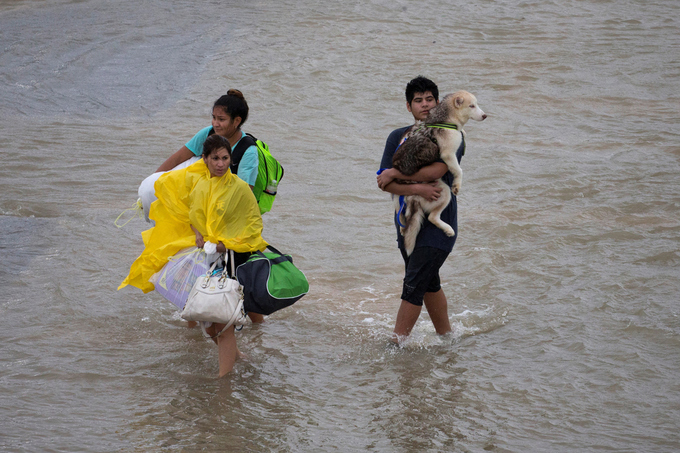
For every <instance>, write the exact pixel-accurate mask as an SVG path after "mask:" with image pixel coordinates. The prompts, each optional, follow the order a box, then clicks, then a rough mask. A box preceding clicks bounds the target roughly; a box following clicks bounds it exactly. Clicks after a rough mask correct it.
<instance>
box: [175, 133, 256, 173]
mask: <svg viewBox="0 0 680 453" xmlns="http://www.w3.org/2000/svg"><path fill="white" fill-rule="evenodd" d="M211 130H212V126H208V127H206V128H203V129H201V130H200V131H198V133H197V134H196V135H194V137H193V138H192V139H191V140H189V141H188V142H187V143H186V144H185V145H184V146H186V147H187V148H188V149H189V151H191V152H192V153H194V155H196V156H200V155H202V154H203V144H204V143H205V141H206V140H207V138H208V135H210V131H211ZM245 136H246V133H245V132H243V131H241V138H243V137H245ZM240 141H241V140H240V139H239V142H240ZM236 145H238V142H236V143H235V144H234V146H236ZM232 148H233V147H232ZM259 165H260V161H259V156H258V155H257V146H255V145H253V146H251V147H249V148H248V149H247V150H246V152H245V153H243V157H241V162H239V164H238V172H237V176H238V177H239V178H241V179H242V180H244V181H245V182H247V183H248V184H249V185H251V186H254V185H255V181H256V180H257V170H258V167H259Z"/></svg>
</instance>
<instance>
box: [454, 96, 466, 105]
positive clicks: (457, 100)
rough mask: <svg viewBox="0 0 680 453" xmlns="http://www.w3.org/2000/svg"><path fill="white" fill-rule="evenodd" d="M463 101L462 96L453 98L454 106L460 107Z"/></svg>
mask: <svg viewBox="0 0 680 453" xmlns="http://www.w3.org/2000/svg"><path fill="white" fill-rule="evenodd" d="M464 103H465V98H464V97H463V96H456V99H454V100H453V105H455V106H456V108H461V107H462V106H463V104H464Z"/></svg>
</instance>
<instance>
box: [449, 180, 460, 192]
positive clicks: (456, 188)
mask: <svg viewBox="0 0 680 453" xmlns="http://www.w3.org/2000/svg"><path fill="white" fill-rule="evenodd" d="M459 192H460V184H456V183H454V184H453V185H452V186H451V193H452V194H454V195H458V193H459Z"/></svg>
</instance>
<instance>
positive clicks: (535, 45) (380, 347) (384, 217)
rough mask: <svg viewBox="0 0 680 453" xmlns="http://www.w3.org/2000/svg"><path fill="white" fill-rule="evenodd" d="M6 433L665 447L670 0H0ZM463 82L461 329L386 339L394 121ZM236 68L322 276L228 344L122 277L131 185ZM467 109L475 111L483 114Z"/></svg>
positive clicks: (395, 261)
mask: <svg viewBox="0 0 680 453" xmlns="http://www.w3.org/2000/svg"><path fill="white" fill-rule="evenodd" d="M0 50H1V53H0V84H1V87H2V88H1V89H0V150H1V152H2V165H1V166H0V251H1V252H2V253H1V254H0V289H1V298H0V342H1V344H2V348H0V419H1V420H2V423H0V451H3V452H27V451H54V452H112V451H131V452H132V451H134V452H141V451H144V452H149V451H150V452H160V451H181V452H194V451H209V452H213V451H215V452H216V451H251V452H266V451H276V452H354V451H371V452H478V451H492V452H547V451H551V452H552V451H555V452H574V451H579V452H602V451H612V452H614V451H615V452H674V451H678V450H679V449H680V434H679V433H678V426H679V425H680V383H679V381H678V376H679V375H680V305H679V303H678V300H679V293H680V183H679V181H680V179H679V178H678V173H679V170H680V130H679V129H678V125H677V123H678V119H679V117H680V94H679V93H680V91H679V87H680V4H678V2H676V1H674V0H659V1H654V2H645V1H634V0H622V1H617V2H614V1H607V0H583V1H574V0H566V1H560V2H555V1H545V2H533V1H512V0H485V1H482V2H472V3H471V2H446V1H443V0H425V1H424V2H417V3H416V2H408V1H403V0H396V1H395V0H389V1H388V0H374V1H355V0H345V1H342V2H319V1H312V0H299V1H291V0H282V1H279V2H269V1H257V0H256V1H250V2H246V1H230V2H215V1H214V2H192V1H184V0H168V1H160V0H144V1H130V0H122V1H117V2H110V1H104V0H55V1H45V0H0ZM419 74H423V75H425V76H427V77H429V78H431V79H433V80H435V81H436V82H437V83H438V85H439V88H440V92H441V94H446V93H450V92H453V91H456V90H459V89H465V90H468V91H470V92H472V93H474V94H475V95H476V96H477V98H478V101H479V105H480V107H481V108H482V109H483V110H484V111H485V112H486V113H487V114H488V115H489V117H488V119H487V120H486V121H484V122H482V123H477V122H471V123H469V124H468V125H467V126H466V131H467V144H468V147H467V152H466V155H465V157H464V159H463V162H462V167H463V170H464V180H463V187H462V191H461V194H460V196H459V197H458V203H459V227H460V231H459V237H458V240H457V243H456V246H455V248H454V250H453V252H452V254H451V255H450V257H449V259H448V261H447V262H446V263H445V265H444V266H443V268H442V271H441V275H442V281H443V285H444V286H443V288H444V291H445V293H446V295H447V298H448V301H449V316H450V319H451V322H452V324H453V327H454V332H453V334H451V335H450V336H447V337H439V336H438V335H437V334H436V333H435V332H434V329H433V327H432V324H431V322H430V321H429V318H428V316H427V314H425V313H423V314H422V315H421V317H420V320H419V322H418V324H417V325H416V328H415V330H414V333H413V334H412V336H411V338H410V340H409V341H408V342H407V343H406V344H405V345H404V347H402V348H396V347H390V346H389V345H388V342H389V338H390V335H391V331H392V328H393V326H394V321H395V317H396V313H397V309H398V306H399V295H400V292H401V279H402V277H403V263H402V260H401V257H400V255H399V252H398V250H397V248H396V242H395V232H394V227H393V225H392V221H391V210H392V206H391V202H390V200H389V196H388V195H387V194H385V193H383V192H381V191H380V190H379V189H378V188H377V186H376V183H375V172H376V170H377V169H378V166H379V163H380V158H381V155H382V150H383V146H384V143H385V139H386V138H387V135H388V134H389V132H390V131H391V130H393V129H394V128H396V127H400V126H403V125H406V124H409V123H410V122H411V120H412V117H411V116H410V114H409V113H408V112H407V111H406V108H405V101H404V97H403V92H404V87H405V85H406V83H407V82H408V81H409V80H410V79H411V78H413V77H415V76H417V75H419ZM229 88H238V89H240V90H241V91H242V92H243V93H244V94H245V96H246V99H247V100H248V103H249V105H250V117H249V119H248V121H247V123H246V126H245V127H244V129H245V130H246V131H247V132H250V133H252V134H254V135H256V136H257V137H258V138H261V139H263V140H264V141H266V142H267V143H268V144H269V146H270V148H271V149H272V151H273V153H274V155H275V156H276V157H277V158H279V160H280V161H281V162H282V164H283V165H284V167H285V171H286V173H285V178H284V179H283V181H282V183H281V185H280V191H279V195H278V197H277V200H276V203H275V204H274V209H273V210H272V211H271V212H270V213H268V214H266V215H265V216H264V225H265V229H264V237H265V239H267V240H268V241H269V242H270V243H271V244H273V245H275V246H276V247H277V248H279V249H281V250H282V251H284V252H287V253H290V254H292V255H293V257H294V259H295V262H296V264H297V265H298V267H300V268H301V269H302V270H303V271H304V272H305V273H306V275H307V276H308V278H309V280H310V284H311V290H310V292H309V294H308V295H307V296H305V297H304V298H303V299H301V300H300V301H299V302H298V303H297V304H295V305H294V306H292V307H291V308H288V309H286V310H282V311H280V312H277V313H275V314H273V315H272V316H270V317H268V319H267V320H266V321H265V323H263V324H262V325H256V326H253V325H250V324H248V325H246V327H245V328H244V329H243V330H242V331H241V332H240V333H239V334H238V335H237V341H238V344H239V348H240V349H241V350H242V351H243V352H244V353H246V354H247V355H248V356H249V359H248V360H246V361H239V362H237V364H236V367H235V369H234V371H233V372H232V373H231V374H230V375H229V376H227V377H225V378H222V379H218V378H217V369H218V368H217V367H218V364H217V349H216V347H215V346H214V345H213V344H212V343H211V342H208V341H205V340H204V339H203V337H202V335H201V332H200V329H187V328H186V326H185V324H184V323H183V322H182V320H181V319H180V318H179V316H178V314H177V312H176V311H175V309H174V306H173V305H172V304H171V303H170V302H167V301H165V300H164V299H163V298H162V297H161V296H159V295H158V294H156V293H153V292H152V293H149V294H146V295H145V294H142V293H141V291H139V290H136V289H135V288H130V287H128V288H125V289H123V290H121V291H116V288H117V286H118V284H119V283H120V282H121V281H122V280H123V278H124V277H125V276H126V275H127V272H128V270H129V266H130V264H131V263H132V261H133V260H134V259H135V258H136V257H137V256H138V255H139V253H141V251H142V248H143V245H142V241H141V236H140V233H141V231H143V230H144V229H146V228H147V224H146V223H145V222H144V220H141V219H138V218H137V219H134V220H132V221H130V223H128V224H127V225H125V226H124V227H123V228H117V227H116V226H115V225H114V221H115V220H116V218H117V217H118V215H119V214H121V212H123V211H124V210H125V209H127V208H130V207H132V206H133V204H134V203H135V201H136V199H137V187H138V185H139V183H140V182H141V181H142V180H143V179H144V178H145V177H146V176H147V175H149V174H150V173H152V172H153V171H155V169H156V168H157V167H158V165H160V163H161V162H162V161H163V160H164V159H165V158H166V157H167V156H169V155H170V154H171V153H173V152H174V151H176V150H177V149H179V148H180V147H181V146H182V145H183V144H184V143H185V142H186V141H187V140H189V138H191V137H192V136H193V135H194V134H195V133H196V132H197V131H198V130H199V129H200V128H203V127H205V126H208V125H209V124H210V108H211V106H212V103H213V102H214V101H215V100H216V99H217V98H218V97H219V96H220V95H222V94H224V93H226V91H227V89H229ZM473 123H474V124H473Z"/></svg>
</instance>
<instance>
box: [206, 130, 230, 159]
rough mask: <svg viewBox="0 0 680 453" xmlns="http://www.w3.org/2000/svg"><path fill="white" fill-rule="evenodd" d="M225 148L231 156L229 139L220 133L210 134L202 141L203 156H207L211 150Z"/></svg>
mask: <svg viewBox="0 0 680 453" xmlns="http://www.w3.org/2000/svg"><path fill="white" fill-rule="evenodd" d="M222 148H226V149H227V152H228V153H229V157H230V158H231V145H229V140H227V139H226V138H224V137H222V136H221V135H217V134H212V135H211V136H209V137H208V138H207V139H205V143H203V157H208V156H210V155H211V154H212V152H213V151H217V150H218V149H222Z"/></svg>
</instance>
